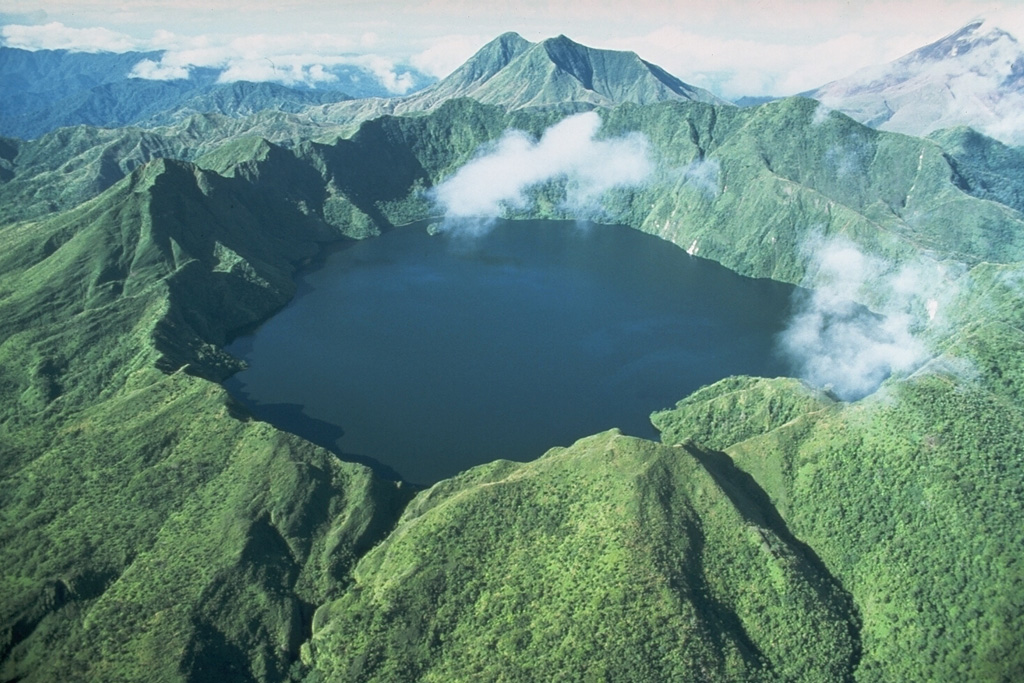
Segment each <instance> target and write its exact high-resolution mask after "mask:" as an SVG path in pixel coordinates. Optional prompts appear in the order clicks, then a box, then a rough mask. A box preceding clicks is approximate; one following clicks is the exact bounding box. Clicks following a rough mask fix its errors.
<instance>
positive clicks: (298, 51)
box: [0, 22, 423, 95]
mask: <svg viewBox="0 0 1024 683" xmlns="http://www.w3.org/2000/svg"><path fill="white" fill-rule="evenodd" d="M378 42H379V37H378V36H377V35H375V34H373V33H365V34H363V35H361V36H358V37H345V36H338V35H332V34H325V33H296V34H274V35H267V34H255V35H246V36H236V37H227V38H225V37H219V36H216V37H215V36H195V37H188V36H180V35H176V34H174V33H171V32H169V31H157V32H156V33H154V34H153V36H152V37H151V38H149V39H139V38H135V37H132V36H129V35H127V34H124V33H120V32H117V31H111V30H109V29H106V28H72V27H69V26H65V25H64V24H62V23H60V22H49V23H46V24H41V25H19V24H8V25H5V26H0V44H2V45H5V46H7V47H14V48H19V49H25V50H42V49H48V50H56V49H60V50H70V51H73V52H136V51H156V52H160V53H161V54H160V56H159V58H157V59H149V58H147V59H142V60H140V61H139V63H138V64H136V65H135V67H134V68H133V69H132V71H131V73H130V74H129V76H130V77H133V78H141V79H146V80H158V81H171V80H185V79H188V78H190V77H191V75H192V70H193V69H196V68H212V69H218V70H220V72H221V73H220V75H219V77H218V82H221V83H233V82H236V81H254V82H273V83H280V84H282V85H287V86H303V87H309V88H315V87H321V86H330V85H331V84H335V83H338V84H339V85H340V86H341V89H342V90H344V86H346V85H349V84H348V83H346V82H344V80H342V79H339V73H343V72H344V70H345V68H346V67H351V68H355V69H358V70H360V71H362V72H365V73H366V75H367V77H369V78H373V79H374V80H375V81H376V82H377V83H378V84H379V85H380V87H381V88H382V89H383V90H385V91H387V93H389V94H391V95H402V94H405V93H407V92H409V91H410V90H412V89H413V88H415V87H416V86H417V85H423V83H422V82H421V81H422V80H423V76H422V75H420V76H419V77H417V76H416V75H414V73H413V70H412V69H411V68H410V67H407V66H406V67H403V66H402V65H400V64H398V63H397V62H396V61H395V60H394V59H392V58H390V57H387V56H383V55H380V54H375V52H374V50H375V49H376V48H377V47H378Z"/></svg>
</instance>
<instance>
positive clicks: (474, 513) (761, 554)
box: [311, 432, 858, 681]
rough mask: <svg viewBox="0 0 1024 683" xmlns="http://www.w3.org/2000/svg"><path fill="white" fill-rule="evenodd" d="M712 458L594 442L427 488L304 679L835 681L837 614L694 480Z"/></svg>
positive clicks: (323, 617)
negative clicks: (313, 676)
mask: <svg viewBox="0 0 1024 683" xmlns="http://www.w3.org/2000/svg"><path fill="white" fill-rule="evenodd" d="M713 457H714V455H713V454H711V453H708V452H704V451H701V450H700V449H698V448H696V447H693V446H689V445H687V446H680V447H676V448H671V447H667V446H659V445H657V444H654V443H651V442H647V441H642V440H640V439H634V438H631V437H625V436H622V435H621V434H618V433H616V432H608V433H604V434H598V435H596V436H593V437H589V438H586V439H583V440H581V441H579V442H577V443H576V444H575V445H573V446H571V447H570V448H567V449H555V450H553V451H550V452H548V453H547V454H546V455H545V456H543V457H542V458H540V459H538V460H536V461H534V462H532V463H529V464H527V465H520V464H516V463H510V462H496V463H493V464H491V465H486V466H483V467H479V468H475V469H473V470H470V471H469V472H466V473H465V474H463V475H460V476H459V477H456V478H455V479H452V480H449V481H445V482H442V483H440V484H437V485H436V486H434V487H433V488H432V489H430V490H428V491H425V492H423V493H421V494H420V495H419V496H418V497H417V498H416V499H415V500H414V501H413V502H412V503H411V504H410V506H409V508H408V509H407V510H406V512H405V514H404V515H403V516H402V519H401V520H400V522H399V524H398V526H397V527H396V528H395V531H394V532H393V533H392V534H391V535H390V536H389V538H388V540H387V541H385V543H384V544H382V545H381V546H379V547H377V548H375V549H374V550H373V551H372V552H371V553H370V554H368V555H367V556H366V557H365V558H364V559H363V560H362V561H361V562H360V563H359V565H358V566H357V568H356V570H355V577H356V583H355V585H354V587H353V590H351V591H349V592H348V593H347V594H346V595H345V597H343V598H341V599H340V600H338V601H336V602H333V603H329V604H328V605H326V606H324V607H322V608H320V610H318V612H317V615H316V619H315V622H314V629H315V632H314V636H313V641H312V651H311V652H312V662H311V663H312V665H313V667H314V670H315V671H317V672H319V673H320V674H321V675H322V676H323V677H324V678H326V679H328V680H339V679H346V678H347V679H357V680H367V681H377V680H382V681H383V680H398V679H403V680H468V679H471V678H484V679H488V680H541V679H544V680H551V679H556V678H557V679H566V678H568V679H572V680H585V679H588V678H590V677H595V676H596V677H600V678H606V679H610V680H690V679H695V678H704V679H711V680H727V679H728V680H737V679H739V680H752V679H758V680H842V679H844V678H849V677H850V675H851V673H852V670H853V667H854V666H855V663H856V658H857V656H858V644H857V640H856V639H857V627H856V622H855V618H854V616H853V613H852V610H851V607H850V605H849V602H848V599H847V597H846V596H845V595H844V594H843V592H842V590H841V589H840V588H839V587H838V585H837V584H836V583H835V582H834V581H833V580H832V579H831V577H829V576H828V575H827V574H826V573H824V572H823V570H822V567H821V565H820V563H818V562H817V558H815V557H814V556H813V554H812V553H810V552H809V551H808V549H807V548H806V547H804V546H802V545H801V544H800V543H799V542H797V541H795V540H794V539H793V538H792V536H790V535H789V533H788V532H787V530H786V529H785V527H783V526H779V525H778V524H777V521H778V520H777V519H775V518H774V517H773V516H772V514H771V512H770V511H766V510H764V509H762V508H761V507H760V506H759V504H758V501H757V500H755V499H753V498H751V497H750V496H749V495H748V494H747V492H746V491H744V490H743V488H742V487H741V486H740V485H739V484H738V482H737V481H732V480H729V479H728V478H716V477H715V476H714V475H713V474H712V473H711V472H709V471H708V469H706V468H705V466H704V465H703V462H702V461H703V460H704V459H706V458H713ZM797 642H802V643H803V646H802V647H793V644H794V643H797ZM783 643H785V644H786V645H784V646H782V644H783Z"/></svg>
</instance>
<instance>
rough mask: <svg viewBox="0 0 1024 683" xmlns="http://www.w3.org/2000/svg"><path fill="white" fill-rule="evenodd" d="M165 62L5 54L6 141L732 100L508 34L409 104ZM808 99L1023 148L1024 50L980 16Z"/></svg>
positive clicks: (372, 92) (128, 56) (916, 131)
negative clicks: (242, 121) (81, 131)
mask: <svg viewBox="0 0 1024 683" xmlns="http://www.w3.org/2000/svg"><path fill="white" fill-rule="evenodd" d="M161 54H162V53H159V52H148V53H147V52H130V53H123V54H112V53H100V54H87V53H74V52H68V51H63V50H40V51H36V52H29V51H26V50H19V49H14V48H0V90H2V91H3V92H4V98H5V102H4V104H5V106H4V109H3V111H2V112H0V135H7V136H10V137H18V138H29V139H30V138H35V137H38V136H40V135H42V134H44V133H46V132H48V131H51V130H54V129H56V128H59V127H64V126H74V125H79V124H87V125H93V126H103V127H117V126H124V125H136V126H142V127H154V126H165V125H172V124H174V123H177V122H179V121H183V120H186V119H188V117H190V116H192V115H195V114H219V115H224V116H228V117H232V118H245V117H248V116H252V115H256V114H259V113H260V112H274V113H282V112H283V113H302V114H303V116H304V117H305V118H306V119H307V120H309V121H311V122H315V123H317V124H318V125H321V126H323V125H328V126H330V125H337V126H342V127H343V130H345V131H346V132H351V131H352V130H354V128H353V126H354V125H357V124H358V123H359V122H360V121H364V120H367V119H370V118H374V117H376V116H382V115H385V114H395V115H399V114H410V113H414V112H422V111H430V110H432V109H434V108H436V107H438V106H439V105H441V104H442V103H444V102H446V101H448V100H450V99H454V98H458V97H469V98H472V99H475V100H477V101H478V102H483V103H487V104H497V105H499V106H502V107H504V108H506V109H525V108H531V107H548V108H550V107H556V108H562V109H565V110H567V111H572V110H579V109H585V108H593V107H604V106H614V105H616V104H622V103H625V102H632V103H635V104H648V103H651V102H661V101H670V100H690V101H696V102H706V103H712V104H728V103H727V102H726V101H725V100H722V99H721V98H719V97H717V96H716V95H714V94H713V93H711V92H710V91H707V90H704V89H701V88H698V87H695V86H692V85H689V84H687V83H685V82H684V81H682V80H680V79H679V78H677V77H675V76H673V75H671V74H669V73H668V72H667V71H665V70H664V69H662V68H660V67H658V66H657V65H654V64H651V63H650V62H647V61H645V60H643V59H641V58H640V57H639V56H638V55H636V54H635V53H633V52H621V51H613V50H599V49H594V48H590V47H587V46H584V45H580V44H579V43H576V42H574V41H572V40H570V39H569V38H567V37H565V36H558V37H556V38H550V39H548V40H544V41H541V42H538V43H532V42H530V41H528V40H526V39H524V38H523V37H521V36H520V35H518V34H516V33H506V34H503V35H501V36H499V37H498V38H496V39H494V40H493V41H491V42H490V43H488V44H487V45H485V46H484V47H483V48H481V49H480V50H479V51H478V52H477V53H476V54H475V55H473V57H471V58H470V59H469V60H468V61H466V63H464V64H463V65H462V66H460V67H459V68H458V69H456V70H455V71H454V72H452V73H451V74H450V75H449V76H447V77H446V78H444V79H442V80H441V81H438V82H434V83H431V80H430V79H429V78H428V77H427V76H425V75H424V74H422V73H419V72H416V71H415V70H411V69H409V70H406V71H403V73H405V74H407V75H408V76H409V77H410V78H412V80H413V81H414V83H415V87H414V92H413V93H412V94H410V95H403V96H399V97H395V96H392V95H391V94H390V93H388V92H387V91H386V90H385V88H384V87H383V86H382V85H381V84H380V83H379V82H378V81H377V80H376V78H375V77H374V76H373V75H372V74H371V73H369V71H367V70H365V69H362V68H360V67H357V66H351V65H343V66H335V67H332V74H333V75H334V76H335V80H334V81H331V82H330V83H327V84H326V85H325V86H323V87H320V88H316V89H313V88H309V87H296V86H285V85H280V84H276V83H250V82H244V81H240V82H234V83H221V82H220V81H219V79H220V76H221V72H220V71H219V70H217V69H212V68H192V69H190V71H189V78H187V79H180V80H146V79H142V78H135V77H132V73H133V69H134V68H135V67H136V66H137V65H138V64H139V63H140V62H142V61H144V60H149V61H153V62H156V61H158V60H159V59H160V57H161ZM803 95H804V96H806V97H811V98H813V99H816V100H818V101H820V102H821V103H822V104H824V105H825V106H826V107H829V108H831V109H835V110H838V111H841V112H843V113H845V114H847V115H849V116H850V117H852V118H854V119H856V120H857V121H860V122H861V123H864V124H865V125H868V126H871V127H873V128H878V129H880V130H887V131H893V132H900V133H906V134H909V135H915V136H925V135H928V134H929V133H931V132H933V131H936V130H940V129H943V128H952V127H956V126H970V127H972V128H974V129H976V130H978V131H980V132H983V133H985V134H986V135H988V136H990V137H994V138H996V139H999V140H1001V141H1003V142H1005V143H1008V144H1021V143H1022V142H1024V132H1021V131H1024V114H1021V113H1020V112H1024V49H1022V48H1021V46H1020V44H1019V43H1018V41H1017V40H1016V39H1015V38H1014V37H1013V36H1012V35H1010V34H1009V33H1007V32H1005V31H1003V30H1001V29H999V28H995V27H992V26H990V25H989V24H987V23H985V22H983V21H977V22H974V23H971V24H969V25H967V26H964V27H963V28H961V29H959V30H958V31H955V32H954V33H951V34H950V35H948V36H946V37H945V38H942V39H941V40H938V41H936V42H934V43H932V44H930V45H927V46H925V47H922V48H920V49H919V50H915V51H914V52H911V53H910V54H908V55H906V56H904V57H902V58H900V59H898V60H896V61H894V62H891V63H889V64H884V65H879V66H874V67H869V68H867V69H862V70H861V71H858V72H856V73H854V74H852V75H850V76H847V77H845V78H842V79H840V80H836V81H832V82H831V83H828V84H826V85H823V86H821V87H819V88H816V89H814V90H810V91H807V92H805V93H803ZM772 99H773V98H770V97H744V98H740V99H739V100H737V101H736V103H737V104H739V105H740V106H756V105H758V104H763V103H765V102H767V101H771V100H772Z"/></svg>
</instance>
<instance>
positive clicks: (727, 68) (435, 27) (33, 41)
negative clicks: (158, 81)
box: [0, 0, 1024, 99]
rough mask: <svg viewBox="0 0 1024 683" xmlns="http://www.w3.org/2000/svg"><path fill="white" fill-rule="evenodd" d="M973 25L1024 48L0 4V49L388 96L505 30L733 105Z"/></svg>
mask: <svg viewBox="0 0 1024 683" xmlns="http://www.w3.org/2000/svg"><path fill="white" fill-rule="evenodd" d="M978 18H985V19H987V20H989V21H990V22H991V23H993V24H995V25H998V26H1000V27H1002V28H1004V29H1005V30H1007V31H1009V32H1010V33H1012V34H1014V35H1015V36H1018V37H1024V0H1002V1H1001V2H992V1H990V0H887V1H884V2H883V1H877V0H867V1H864V2H861V1H857V0H850V1H847V0H722V1H720V2H714V1H713V0H712V1H707V0H632V1H629V2H619V1H616V2H601V1H598V0H561V1H560V2H557V3H555V2H552V1H551V0H504V1H503V2H501V3H481V2H479V1H478V0H376V1H369V0H329V1H324V0H131V1H130V2H129V1H128V0H123V1H116V0H55V1H54V2H47V3H45V4H41V3H39V2H38V1H35V2H33V1H28V0H4V1H3V3H2V4H0V41H2V43H3V44H4V45H6V46H9V47H18V48H24V49H73V50H84V51H103V50H106V51H115V52H125V51H131V50H161V51H167V52H166V54H165V55H164V56H163V58H162V59H155V60H150V61H149V62H148V63H146V64H142V65H140V67H139V68H138V69H137V75H139V76H143V77H148V78H165V79H167V78H180V77H184V76H187V74H188V70H189V68H190V67H193V66H214V67H218V68H221V69H224V70H226V71H230V73H231V74H232V75H233V76H234V77H237V78H244V79H247V80H271V79H273V80H282V79H283V81H284V82H288V81H289V79H290V81H291V82H292V83H299V82H301V83H305V84H307V85H325V84H329V81H330V79H331V78H332V76H331V75H330V73H329V71H328V70H327V69H326V68H325V67H330V66H332V65H336V64H343V63H354V64H358V65H362V66H364V67H366V68H367V69H369V70H370V71H372V72H373V73H374V74H375V75H376V76H377V77H378V78H379V79H380V81H381V82H382V84H384V85H385V87H387V88H388V89H389V90H390V91H391V92H394V93H396V94H400V93H402V92H404V91H405V90H407V89H408V88H409V87H411V84H412V81H411V79H408V78H403V76H402V73H401V68H400V67H401V65H412V66H414V67H416V68H417V69H419V70H421V71H423V72H425V73H427V74H429V75H431V76H434V77H438V78H441V77H443V76H445V75H447V74H448V73H450V72H451V71H452V70H453V69H454V68H456V67H457V66H458V65H459V64H461V63H462V62H463V61H465V60H466V59H467V58H469V57H470V56H472V54H473V53H474V52H476V50H478V49H479V48H480V47H482V46H483V45H484V44H485V43H487V42H488V41H489V40H492V39H493V38H495V37H496V36H498V35H500V34H501V33H504V32H506V31H515V32H517V33H519V34H520V35H522V36H523V37H524V38H527V39H528V40H531V41H538V40H543V39H544V38H549V37H553V36H557V35H560V34H564V35H566V36H568V37H570V38H572V39H573V40H575V41H577V42H579V43H583V44H584V45H588V46H590V47H597V48H607V49H616V50H631V51H633V52H636V53H637V54H639V55H640V56H641V57H642V58H644V59H646V60H647V61H650V62H654V63H655V64H658V65H659V66H661V67H663V68H665V69H666V70H668V71H669V72H671V73H672V74H674V75H675V76H677V77H679V78H681V79H682V80H684V81H686V82H688V83H691V84H693V85H697V86H701V87H705V88H708V89H710V90H712V91H713V92H715V93H716V94H718V95H721V96H723V97H726V98H730V99H732V98H736V97H739V96H742V95H751V96H758V95H773V96H785V95H792V94H795V93H798V92H802V91H805V90H809V89H812V88H815V87H817V86H819V85H823V84H824V83H827V82H829V81H832V80H835V79H837V78H841V77H844V76H847V75H849V74H851V73H852V72H853V71H855V70H857V69H859V68H862V67H866V66H871V65H875V64H881V63H884V62H888V61H891V60H893V59H896V58H898V57H900V56H902V55H904V54H906V53H907V52H910V51H912V50H914V49H916V48H918V47H921V46H923V45H925V44H927V43H930V42H932V41H935V40H937V39H939V38H941V37H943V36H945V35H947V34H949V33H952V32H953V31H955V30H956V29H958V28H959V27H961V26H963V25H965V24H967V23H969V22H971V21H973V20H975V19H978ZM232 70H233V71H232ZM281 74H286V76H284V77H282V75H281Z"/></svg>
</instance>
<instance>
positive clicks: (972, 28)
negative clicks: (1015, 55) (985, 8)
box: [904, 19, 1017, 61]
mask: <svg viewBox="0 0 1024 683" xmlns="http://www.w3.org/2000/svg"><path fill="white" fill-rule="evenodd" d="M998 43H1006V44H1007V45H1013V46H1016V45H1017V39H1016V38H1014V37H1013V36H1012V35H1010V34H1009V33H1007V32H1006V31H1004V30H1003V29H1001V28H999V27H998V26H995V25H994V24H992V23H991V22H989V21H987V20H985V19H976V20H975V21H972V22H971V23H969V24H967V25H965V26H962V27H961V28H959V29H957V30H956V31H953V32H952V33H950V34H949V35H947V36H945V37H943V38H940V39H939V40H937V41H935V42H934V43H931V44H929V45H925V46H924V47H922V48H919V49H917V50H915V51H913V52H911V53H910V54H908V55H907V56H906V57H904V59H910V60H915V61H942V60H946V59H957V58H962V57H964V55H966V54H968V53H969V52H971V51H974V50H978V49H984V48H990V49H991V48H993V46H995V45H996V44H998Z"/></svg>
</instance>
